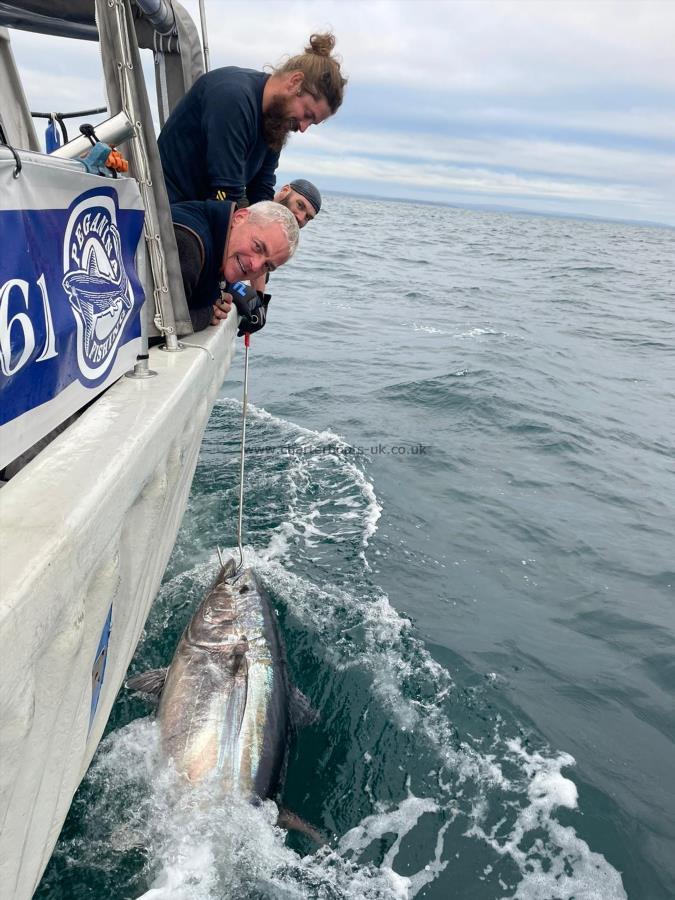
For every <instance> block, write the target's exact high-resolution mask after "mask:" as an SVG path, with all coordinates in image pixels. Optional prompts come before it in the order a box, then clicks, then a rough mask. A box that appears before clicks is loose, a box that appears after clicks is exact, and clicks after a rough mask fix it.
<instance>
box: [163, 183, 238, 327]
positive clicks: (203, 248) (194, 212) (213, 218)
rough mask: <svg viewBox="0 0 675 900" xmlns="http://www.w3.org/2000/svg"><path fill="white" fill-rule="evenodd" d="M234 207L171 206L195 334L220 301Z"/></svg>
mask: <svg viewBox="0 0 675 900" xmlns="http://www.w3.org/2000/svg"><path fill="white" fill-rule="evenodd" d="M234 208H235V204H234V203H232V202H229V201H225V202H222V201H218V200H198V201H193V202H191V203H174V204H172V205H171V218H172V219H173V230H174V233H175V235H176V244H177V245H178V256H179V259H180V269H181V274H182V276H183V288H184V289H185V298H186V300H187V303H188V308H189V310H190V319H191V320H192V327H193V328H194V330H195V331H201V329H202V328H206V326H207V325H208V324H209V322H210V321H211V318H212V316H213V304H214V303H215V302H216V300H219V299H220V287H219V284H220V281H221V278H222V275H221V270H222V264H223V255H224V253H225V250H226V247H227V240H228V236H229V231H230V222H231V219H232V213H233V212H234Z"/></svg>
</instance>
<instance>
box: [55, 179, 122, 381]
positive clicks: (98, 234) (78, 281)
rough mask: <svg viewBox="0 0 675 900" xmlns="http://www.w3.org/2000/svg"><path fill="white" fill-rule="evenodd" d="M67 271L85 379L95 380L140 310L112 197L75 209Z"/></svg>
mask: <svg viewBox="0 0 675 900" xmlns="http://www.w3.org/2000/svg"><path fill="white" fill-rule="evenodd" d="M63 268H64V276H63V282H62V283H63V287H64V290H65V291H66V293H67V294H68V300H69V301H70V307H71V310H72V313H73V315H74V317H75V322H76V324H77V364H78V367H79V369H80V372H81V374H82V376H83V377H84V378H86V379H88V380H90V381H94V380H96V379H99V378H101V377H102V376H103V375H105V373H106V372H107V371H108V369H109V368H110V367H111V366H112V364H113V362H114V360H115V352H116V350H117V347H118V345H119V342H120V340H121V338H122V335H123V332H124V326H125V325H126V323H127V321H128V320H129V318H130V317H131V315H132V314H133V309H134V292H133V288H132V286H131V282H130V281H129V278H128V277H127V273H126V270H125V268H124V260H123V257H122V250H121V242H120V233H119V231H118V228H117V212H116V208H115V202H114V200H113V198H112V197H108V196H105V195H102V194H98V195H95V196H91V197H88V198H86V199H84V200H82V201H81V202H79V203H78V204H77V205H76V206H75V207H74V209H73V210H72V212H71V214H70V218H69V219H68V224H67V226H66V231H65V235H64V242H63Z"/></svg>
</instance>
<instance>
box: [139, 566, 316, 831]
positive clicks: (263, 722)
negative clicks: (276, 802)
mask: <svg viewBox="0 0 675 900" xmlns="http://www.w3.org/2000/svg"><path fill="white" fill-rule="evenodd" d="M127 687H129V688H130V689H132V690H135V691H140V692H143V693H150V694H159V695H160V700H159V706H158V709H157V719H158V722H159V728H160V740H161V744H162V747H163V749H164V752H165V753H166V755H167V757H169V758H170V759H171V760H173V764H174V765H175V767H176V769H177V770H178V771H179V772H180V773H181V774H183V775H184V776H185V778H186V779H187V780H188V781H189V782H191V783H195V784H196V783H199V782H201V781H202V780H203V779H205V778H207V777H208V778H210V779H211V778H214V777H215V779H216V780H218V781H220V782H221V783H222V786H223V788H224V789H225V790H226V791H227V792H232V793H237V794H239V795H243V796H246V797H249V798H251V799H253V798H261V799H266V798H268V797H272V796H274V794H275V793H276V792H277V790H278V789H279V787H280V782H281V779H282V776H283V772H284V767H285V761H286V757H287V750H288V743H289V733H290V729H291V724H292V720H294V721H297V720H299V719H304V722H307V721H311V719H312V717H313V714H312V711H311V708H310V707H309V704H308V702H307V700H306V699H305V698H304V697H303V695H302V694H300V692H299V691H297V690H295V689H293V688H292V687H291V685H290V683H289V679H288V673H287V666H286V656H285V651H284V647H283V643H282V641H281V636H280V634H279V628H278V625H277V617H276V614H275V611H274V609H273V607H272V604H271V601H270V599H269V597H268V595H267V593H266V591H265V590H264V588H263V587H262V585H261V584H260V582H259V581H258V579H257V578H256V576H255V574H254V573H253V571H252V570H251V569H245V570H243V571H242V572H241V574H236V573H235V568H234V562H233V561H230V562H229V563H228V564H227V565H226V566H224V567H223V568H222V569H221V571H220V573H219V575H218V578H217V579H216V582H215V584H214V586H213V588H212V589H211V590H210V591H209V593H208V595H207V596H206V597H205V599H204V600H203V601H202V603H201V604H200V605H199V607H198V609H197V611H196V612H195V614H194V616H193V617H192V619H191V620H190V622H189V623H188V625H187V627H186V629H185V631H184V632H183V636H182V637H181V639H180V642H179V644H178V647H177V648H176V652H175V654H174V657H173V660H172V662H171V665H170V666H169V667H168V669H159V670H154V671H152V672H146V673H144V674H143V675H138V676H135V677H133V678H130V679H129V680H128V681H127ZM303 830H304V829H303Z"/></svg>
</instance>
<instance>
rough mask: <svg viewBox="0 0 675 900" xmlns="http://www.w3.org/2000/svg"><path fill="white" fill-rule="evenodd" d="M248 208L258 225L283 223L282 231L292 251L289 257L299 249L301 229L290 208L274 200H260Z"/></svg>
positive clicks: (253, 220) (250, 215)
mask: <svg viewBox="0 0 675 900" xmlns="http://www.w3.org/2000/svg"><path fill="white" fill-rule="evenodd" d="M247 209H248V217H249V219H250V221H251V222H256V223H257V224H258V225H272V224H274V223H278V224H279V225H281V228H282V231H283V232H284V234H285V235H286V238H287V240H288V249H289V251H290V252H289V255H288V258H289V259H290V258H291V256H293V254H294V253H295V251H296V250H297V249H298V242H299V240H300V229H299V228H298V223H297V222H296V219H295V216H294V215H293V213H292V212H291V211H290V209H287V208H286V207H285V206H282V205H281V203H275V202H274V201H273V200H260V201H259V202H258V203H253V204H252V205H251V206H248V207H247Z"/></svg>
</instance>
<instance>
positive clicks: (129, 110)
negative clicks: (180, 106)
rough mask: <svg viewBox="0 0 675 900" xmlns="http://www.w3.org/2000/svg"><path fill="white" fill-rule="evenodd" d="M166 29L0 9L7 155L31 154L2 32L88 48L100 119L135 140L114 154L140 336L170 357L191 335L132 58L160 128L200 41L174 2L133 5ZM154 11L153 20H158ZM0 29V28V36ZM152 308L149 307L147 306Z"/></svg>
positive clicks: (101, 14)
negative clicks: (126, 123)
mask: <svg viewBox="0 0 675 900" xmlns="http://www.w3.org/2000/svg"><path fill="white" fill-rule="evenodd" d="M140 3H141V4H142V5H143V7H146V8H148V9H150V10H151V11H152V10H154V11H155V17H154V19H156V18H157V15H160V17H161V22H162V23H163V24H162V26H161V27H163V28H164V27H166V23H167V21H168V16H169V15H170V16H171V19H172V26H171V30H170V31H169V32H167V33H159V32H158V31H157V30H156V28H155V25H154V24H153V22H152V21H150V19H149V18H147V17H146V15H145V14H144V12H143V11H142V10H141V9H140V8H139V6H134V7H133V8H132V4H131V2H130V0H21V2H20V3H19V2H5V0H0V75H3V76H6V77H3V78H2V79H0V80H1V81H2V82H3V83H4V84H6V85H7V88H5V89H2V90H0V127H1V128H2V133H3V139H4V141H5V142H6V143H7V144H9V145H10V146H11V147H13V148H14V150H16V151H18V152H19V155H20V153H21V150H33V151H39V150H40V147H39V144H38V141H37V137H36V134H35V129H34V127H33V124H32V120H31V118H30V110H29V108H28V104H27V101H26V97H25V93H24V91H23V87H22V86H21V81H20V79H19V75H18V72H17V68H16V64H15V61H14V57H13V54H12V50H11V45H10V41H9V35H8V33H7V32H6V30H5V28H7V27H10V28H16V29H21V30H27V31H33V32H40V33H43V34H49V35H52V36H53V35H56V36H63V37H70V38H77V39H81V40H82V39H84V40H98V42H99V47H100V51H101V58H102V63H103V74H104V78H105V87H106V95H107V97H106V102H107V107H108V112H109V114H110V116H111V117H112V116H115V115H117V114H118V113H121V112H123V113H125V114H126V115H127V117H128V118H129V119H130V120H131V122H132V123H134V125H135V128H136V134H135V136H134V137H133V138H131V139H130V140H129V141H128V143H127V144H125V145H124V146H123V147H122V151H123V153H124V154H125V155H127V156H128V157H129V161H130V167H129V171H130V175H131V176H132V177H133V178H135V179H136V181H137V182H138V185H139V189H140V191H141V195H142V197H143V204H144V207H145V213H146V222H145V242H144V247H142V248H141V249H139V259H138V269H139V274H140V276H141V279H142V282H143V287H144V289H145V292H146V297H147V298H148V299H149V298H151V297H152V298H153V300H154V304H149V303H148V304H146V306H145V310H146V312H145V314H144V316H143V333H144V336H145V337H146V338H147V337H154V336H158V335H160V336H162V337H163V338H164V339H165V340H166V344H167V349H172V350H175V349H178V347H179V345H178V341H177V337H178V335H186V334H191V333H192V332H193V328H192V323H191V321H190V315H189V310H188V306H187V301H186V299H185V294H184V291H183V281H182V276H181V271H180V261H179V258H178V250H177V247H176V239H175V236H174V232H173V225H172V221H171V209H170V206H169V199H168V195H167V192H166V186H165V184H164V176H163V173H162V166H161V161H160V158H159V151H158V148H157V141H156V138H155V134H154V127H153V122H152V112H151V108H150V103H149V100H148V94H147V89H146V84H145V78H144V76H143V69H142V66H141V58H140V50H141V49H151V50H152V51H153V53H154V59H155V86H156V92H157V105H158V110H159V119H160V127H161V126H162V125H163V124H164V122H165V121H166V119H167V118H168V116H169V115H170V113H171V111H172V109H173V108H174V106H175V105H176V103H178V101H179V100H180V99H181V98H182V97H183V96H184V94H185V93H186V92H187V91H188V90H189V89H190V87H191V86H192V84H193V83H194V82H195V81H196V80H197V78H199V76H200V75H202V74H203V72H204V61H203V56H202V48H201V42H200V38H199V34H198V32H197V29H196V27H195V24H194V22H193V21H192V19H191V18H190V16H189V14H188V13H187V12H186V10H185V9H184V8H183V7H182V6H181V5H180V3H178V2H176V0H140ZM158 11H159V12H158ZM2 26H4V27H2ZM153 306H154V308H151V307H153Z"/></svg>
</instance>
